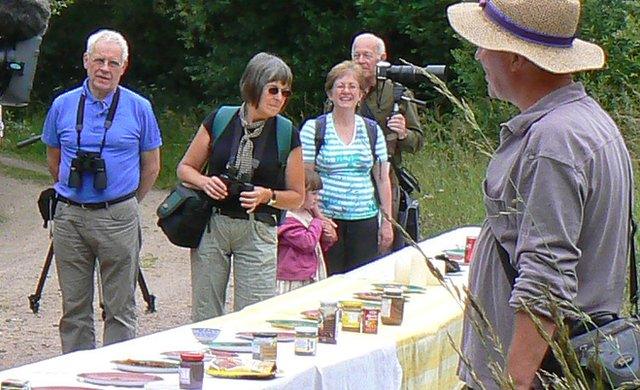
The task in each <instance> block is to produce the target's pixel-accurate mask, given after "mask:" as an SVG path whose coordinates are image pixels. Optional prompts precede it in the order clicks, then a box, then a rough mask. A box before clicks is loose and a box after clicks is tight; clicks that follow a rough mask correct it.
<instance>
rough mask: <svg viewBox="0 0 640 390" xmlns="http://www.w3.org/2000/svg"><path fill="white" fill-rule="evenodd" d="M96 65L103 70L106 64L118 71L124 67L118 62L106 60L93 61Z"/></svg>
mask: <svg viewBox="0 0 640 390" xmlns="http://www.w3.org/2000/svg"><path fill="white" fill-rule="evenodd" d="M91 61H92V62H93V63H94V64H96V65H98V66H99V67H100V68H102V67H103V66H105V64H106V65H107V66H108V67H109V68H111V69H116V68H119V67H121V66H122V64H121V63H120V62H119V61H116V60H107V59H106V58H100V57H97V58H94V59H93V60H91Z"/></svg>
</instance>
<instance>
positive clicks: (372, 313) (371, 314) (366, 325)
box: [362, 306, 380, 334]
mask: <svg viewBox="0 0 640 390" xmlns="http://www.w3.org/2000/svg"><path fill="white" fill-rule="evenodd" d="M379 314H380V309H378V308H374V307H366V306H365V307H364V308H363V309H362V333H371V334H376V333H378V315H379Z"/></svg>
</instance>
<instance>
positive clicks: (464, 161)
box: [405, 146, 488, 237]
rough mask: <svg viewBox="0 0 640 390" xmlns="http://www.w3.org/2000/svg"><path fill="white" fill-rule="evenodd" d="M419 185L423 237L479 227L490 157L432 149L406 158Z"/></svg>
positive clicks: (407, 164)
mask: <svg viewBox="0 0 640 390" xmlns="http://www.w3.org/2000/svg"><path fill="white" fill-rule="evenodd" d="M405 160H406V163H405V165H406V166H407V167H408V168H409V170H410V171H411V172H412V173H413V174H414V175H415V176H416V178H417V179H418V181H419V182H420V186H421V189H422V192H421V193H420V194H415V196H416V197H419V200H420V212H421V215H420V222H421V228H422V235H423V237H428V236H431V235H433V234H436V233H438V232H442V231H445V230H449V229H451V228H452V227H455V226H461V225H468V224H480V223H482V220H483V218H484V206H483V203H482V187H481V185H482V180H483V178H484V170H485V167H486V163H487V161H488V160H487V158H486V157H484V156H479V155H477V154H474V153H470V152H467V151H464V150H461V149H460V148H451V149H448V150H447V151H444V150H441V149H436V148H433V147H430V146H427V147H425V149H424V150H422V151H421V152H419V153H418V154H416V155H413V156H407V157H406V158H405Z"/></svg>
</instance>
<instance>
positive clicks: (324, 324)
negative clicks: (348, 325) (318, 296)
mask: <svg viewBox="0 0 640 390" xmlns="http://www.w3.org/2000/svg"><path fill="white" fill-rule="evenodd" d="M338 317H339V312H338V303H337V302H333V301H331V302H329V301H326V302H320V318H319V320H320V328H319V329H318V341H319V342H321V343H326V344H336V343H337V339H336V333H337V330H338Z"/></svg>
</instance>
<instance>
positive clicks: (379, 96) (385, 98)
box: [358, 80, 424, 166]
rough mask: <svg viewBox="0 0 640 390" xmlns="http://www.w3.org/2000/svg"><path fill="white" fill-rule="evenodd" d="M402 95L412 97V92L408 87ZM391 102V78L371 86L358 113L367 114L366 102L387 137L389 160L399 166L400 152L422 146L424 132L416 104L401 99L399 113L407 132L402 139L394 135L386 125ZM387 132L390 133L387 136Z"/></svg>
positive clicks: (412, 151) (400, 161)
mask: <svg viewBox="0 0 640 390" xmlns="http://www.w3.org/2000/svg"><path fill="white" fill-rule="evenodd" d="M404 95H405V96H407V97H411V98H412V97H413V93H412V92H411V91H409V90H408V89H405V92H404ZM393 103H394V102H393V82H392V81H391V80H385V81H384V83H378V84H377V85H376V86H375V87H373V89H372V90H371V91H370V92H369V94H368V95H367V96H366V97H365V99H364V102H363V104H361V105H360V107H359V109H358V114H360V115H364V116H369V115H366V108H365V107H364V105H365V104H366V105H367V107H368V108H369V111H370V112H371V114H373V116H374V118H373V119H375V120H376V122H378V124H380V127H382V131H383V132H384V135H385V138H386V139H387V148H388V149H389V155H390V156H391V162H393V163H394V164H395V165H397V166H399V165H400V164H401V163H402V152H408V153H412V154H413V153H416V152H418V151H419V150H420V149H421V148H422V145H423V143H424V134H423V133H422V127H421V126H420V119H419V118H418V109H417V107H416V105H415V104H414V103H409V102H406V101H404V100H403V101H402V102H400V113H401V114H402V115H404V117H405V121H406V127H407V130H408V131H409V133H408V134H407V137H406V138H405V139H402V140H398V139H397V138H396V137H394V135H395V134H396V133H395V132H394V131H392V130H390V129H389V128H388V127H387V118H389V116H390V115H391V112H392V111H393ZM389 134H392V135H391V136H389Z"/></svg>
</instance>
